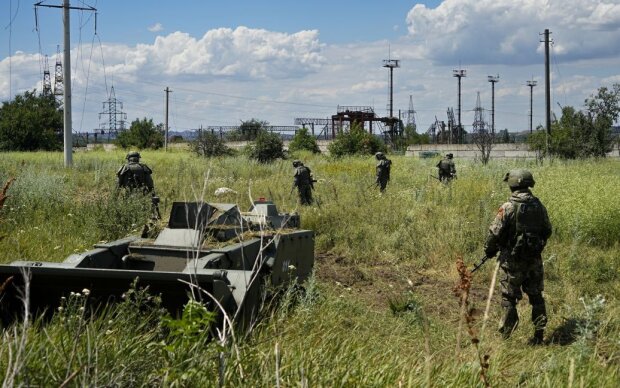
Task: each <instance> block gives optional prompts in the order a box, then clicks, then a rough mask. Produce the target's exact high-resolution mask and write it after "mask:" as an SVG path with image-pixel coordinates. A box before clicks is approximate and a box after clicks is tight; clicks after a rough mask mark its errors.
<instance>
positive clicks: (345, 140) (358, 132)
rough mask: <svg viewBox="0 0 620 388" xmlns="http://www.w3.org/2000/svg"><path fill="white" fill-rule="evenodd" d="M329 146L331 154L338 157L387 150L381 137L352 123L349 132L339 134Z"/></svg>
mask: <svg viewBox="0 0 620 388" xmlns="http://www.w3.org/2000/svg"><path fill="white" fill-rule="evenodd" d="M327 148H328V149H329V153H330V155H332V156H335V157H337V158H338V157H341V156H345V155H355V154H361V155H365V154H374V153H375V152H379V151H382V152H385V151H386V147H385V144H384V143H383V141H382V140H381V139H379V138H378V137H376V136H374V135H373V134H370V133H368V132H366V131H364V129H363V128H362V127H361V126H359V125H352V126H351V128H350V129H349V131H348V132H342V133H340V134H338V135H337V136H336V138H335V139H334V141H333V142H332V143H331V144H330V145H329V146H328V147H327Z"/></svg>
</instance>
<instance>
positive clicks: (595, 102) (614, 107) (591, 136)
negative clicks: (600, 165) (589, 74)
mask: <svg viewBox="0 0 620 388" xmlns="http://www.w3.org/2000/svg"><path fill="white" fill-rule="evenodd" d="M585 106H586V109H587V116H588V117H587V118H588V120H587V122H588V124H589V126H588V127H586V128H587V129H588V133H586V135H587V136H588V138H587V139H584V140H586V152H587V154H589V155H588V156H590V155H591V156H603V157H604V156H605V155H606V154H607V153H608V152H609V151H611V149H612V146H613V138H612V126H613V124H614V122H616V121H618V117H619V116H620V84H614V85H613V86H612V87H611V89H609V88H607V87H605V86H603V87H600V88H599V89H598V92H597V93H596V95H591V96H590V97H589V98H587V99H586V101H585Z"/></svg>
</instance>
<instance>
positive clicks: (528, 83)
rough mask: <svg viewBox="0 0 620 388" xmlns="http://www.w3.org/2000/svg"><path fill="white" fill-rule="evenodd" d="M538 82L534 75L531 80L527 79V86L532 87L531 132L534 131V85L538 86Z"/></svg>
mask: <svg viewBox="0 0 620 388" xmlns="http://www.w3.org/2000/svg"><path fill="white" fill-rule="evenodd" d="M536 84H537V82H536V81H534V77H532V80H531V81H527V86H529V87H530V134H531V133H532V124H533V120H534V119H533V117H534V103H533V100H534V86H536Z"/></svg>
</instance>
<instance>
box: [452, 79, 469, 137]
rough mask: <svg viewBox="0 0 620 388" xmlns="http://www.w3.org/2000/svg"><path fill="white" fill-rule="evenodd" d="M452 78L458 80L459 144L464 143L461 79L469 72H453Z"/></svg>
mask: <svg viewBox="0 0 620 388" xmlns="http://www.w3.org/2000/svg"><path fill="white" fill-rule="evenodd" d="M452 76H453V77H456V78H458V80H459V82H458V113H457V115H458V116H457V117H458V124H459V128H458V141H459V143H462V142H463V124H462V123H461V78H463V77H467V70H464V69H458V70H452Z"/></svg>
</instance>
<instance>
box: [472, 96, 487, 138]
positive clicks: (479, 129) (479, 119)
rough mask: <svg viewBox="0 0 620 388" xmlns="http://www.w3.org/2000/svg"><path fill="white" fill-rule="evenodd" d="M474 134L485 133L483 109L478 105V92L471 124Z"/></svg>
mask: <svg viewBox="0 0 620 388" xmlns="http://www.w3.org/2000/svg"><path fill="white" fill-rule="evenodd" d="M473 130H474V133H486V132H487V129H486V123H485V121H484V109H483V108H482V105H481V104H480V92H478V97H476V107H475V108H474V123H473Z"/></svg>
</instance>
